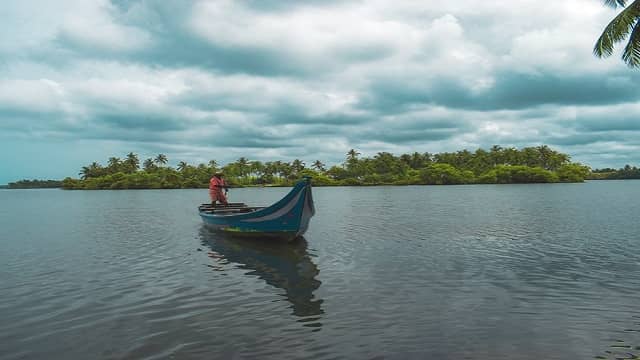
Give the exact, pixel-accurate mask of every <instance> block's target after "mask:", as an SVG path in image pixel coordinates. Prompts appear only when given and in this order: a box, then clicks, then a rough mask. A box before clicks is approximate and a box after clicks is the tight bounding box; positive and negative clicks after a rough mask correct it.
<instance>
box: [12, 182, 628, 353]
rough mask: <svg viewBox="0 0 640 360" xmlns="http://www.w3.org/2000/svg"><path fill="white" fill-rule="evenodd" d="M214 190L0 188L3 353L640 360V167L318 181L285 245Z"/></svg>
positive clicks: (270, 191)
mask: <svg viewBox="0 0 640 360" xmlns="http://www.w3.org/2000/svg"><path fill="white" fill-rule="evenodd" d="M287 190H288V189H282V188H251V189H233V190H231V192H230V195H231V199H232V200H233V201H244V202H247V203H251V204H256V205H265V204H269V203H271V202H274V201H275V200H277V199H279V198H280V197H282V196H283V195H284V194H285V193H286V192H287ZM206 198H207V192H206V190H202V191H201V190H140V191H62V190H0V245H1V246H0V264H1V267H0V294H1V295H0V324H2V326H0V358H2V359H32V358H37V359H44V358H46V359H101V358H104V359H120V358H128V359H129V358H130V359H142V358H148V359H164V358H177V359H184V358H219V359H223V358H235V359H243V358H260V359H282V358H301V359H312V358H313V359H334V358H346V359H371V358H388V359H465V358H468V359H593V358H595V357H601V358H609V359H615V358H633V357H632V356H640V222H639V221H638V220H639V218H640V181H607V182H588V183H585V184H554V185H497V186H496V185H473V186H447V187H437V186H415V187H412V186H410V187H367V188H364V187H359V188H358V187H353V188H352V187H339V188H314V199H315V201H316V209H317V213H316V216H315V217H314V218H313V219H312V221H311V226H310V229H309V231H308V233H307V234H306V236H305V239H304V240H302V241H299V242H297V243H295V244H275V245H274V244H264V243H256V242H248V241H239V240H234V239H229V238H225V237H221V236H220V235H218V234H216V233H212V232H210V231H209V230H208V229H207V228H205V227H204V226H203V225H202V222H201V220H200V218H199V217H198V215H197V212H196V206H197V204H199V203H200V202H203V201H204V200H206Z"/></svg>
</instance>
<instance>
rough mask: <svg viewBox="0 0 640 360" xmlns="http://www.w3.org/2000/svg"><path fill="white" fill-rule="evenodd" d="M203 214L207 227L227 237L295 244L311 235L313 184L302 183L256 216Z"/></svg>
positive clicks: (313, 211) (207, 212)
mask: <svg viewBox="0 0 640 360" xmlns="http://www.w3.org/2000/svg"><path fill="white" fill-rule="evenodd" d="M199 213H200V217H202V220H203V221H204V222H205V224H207V225H209V226H211V227H213V228H215V229H218V230H220V231H224V232H226V233H230V234H233V235H239V236H259V237H276V238H284V239H287V240H292V239H295V238H296V237H298V236H301V235H302V234H304V233H305V232H306V231H307V229H308V227H309V221H310V220H311V217H312V216H313V215H314V214H315V207H314V204H313V196H312V193H311V180H310V179H305V180H302V181H300V182H298V183H297V184H296V185H295V186H294V187H293V189H292V190H291V191H290V192H289V194H287V195H286V196H285V197H284V198H282V199H281V200H280V201H278V202H277V203H275V204H273V205H271V206H269V207H267V208H263V209H260V210H257V211H254V212H249V213H239V214H216V213H215V211H214V212H213V213H212V212H209V211H203V210H202V209H201V210H200V211H199Z"/></svg>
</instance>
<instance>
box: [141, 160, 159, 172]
mask: <svg viewBox="0 0 640 360" xmlns="http://www.w3.org/2000/svg"><path fill="white" fill-rule="evenodd" d="M155 166H156V165H155V164H154V163H153V159H152V158H148V159H146V160H145V161H144V162H143V163H142V167H143V168H144V170H145V171H151V170H153V168H154V167H155Z"/></svg>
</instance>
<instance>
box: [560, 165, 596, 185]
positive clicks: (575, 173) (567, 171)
mask: <svg viewBox="0 0 640 360" xmlns="http://www.w3.org/2000/svg"><path fill="white" fill-rule="evenodd" d="M556 173H557V174H558V178H559V179H560V181H562V182H583V181H584V179H586V178H587V177H588V176H589V173H590V169H589V167H588V166H584V165H582V164H566V165H562V166H561V167H560V168H559V169H558V171H557V172H556Z"/></svg>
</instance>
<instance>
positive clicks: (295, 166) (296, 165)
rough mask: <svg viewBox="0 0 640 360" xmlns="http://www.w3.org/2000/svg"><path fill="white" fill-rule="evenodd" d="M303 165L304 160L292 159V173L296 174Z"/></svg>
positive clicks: (302, 168)
mask: <svg viewBox="0 0 640 360" xmlns="http://www.w3.org/2000/svg"><path fill="white" fill-rule="evenodd" d="M304 166H305V164H304V161H302V160H300V159H295V160H293V162H291V170H292V171H293V175H296V176H297V175H298V173H299V172H300V171H302V170H304Z"/></svg>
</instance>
